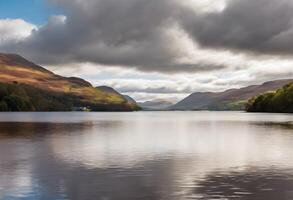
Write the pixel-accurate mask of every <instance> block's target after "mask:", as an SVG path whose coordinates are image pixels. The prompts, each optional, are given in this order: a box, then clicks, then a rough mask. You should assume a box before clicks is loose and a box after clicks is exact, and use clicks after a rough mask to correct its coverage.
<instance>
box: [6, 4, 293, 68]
mask: <svg viewBox="0 0 293 200" xmlns="http://www.w3.org/2000/svg"><path fill="white" fill-rule="evenodd" d="M51 1H53V2H54V3H55V4H56V5H58V6H61V7H63V9H64V13H65V14H66V16H67V19H66V20H65V19H64V18H63V17H60V16H59V17H52V18H51V19H50V20H49V22H48V24H46V25H44V26H43V27H40V28H39V29H38V30H37V31H34V32H33V34H32V35H31V36H30V37H29V38H27V39H26V40H25V41H23V42H21V43H16V44H9V45H7V46H5V47H3V46H2V47H1V48H0V50H2V51H10V52H17V53H20V54H22V55H24V56H26V57H28V58H29V59H32V60H34V61H36V62H38V63H41V64H49V65H53V64H69V63H74V62H92V63H97V64H103V65H111V66H113V65H114V66H115V65H116V66H126V67H135V68H137V69H138V70H142V71H160V72H180V71H181V72H182V71H183V72H192V71H210V70H217V69H222V68H225V67H226V66H225V65H223V64H221V61H220V60H219V61H216V63H215V61H213V62H210V63H207V62H206V61H204V62H203V61H196V58H195V59H194V60H195V61H193V62H182V61H181V62H178V60H182V59H181V58H184V56H186V54H187V49H184V46H183V45H182V44H181V43H180V41H181V40H180V37H181V36H180V35H176V31H175V35H174V30H175V29H179V30H180V31H183V32H186V33H188V34H189V35H190V36H191V38H192V39H193V40H194V41H195V42H198V43H199V44H201V46H203V47H208V48H224V49H230V50H232V51H233V50H234V49H237V50H245V51H258V52H262V53H277V54H280V53H286V54H291V53H292V52H293V39H292V38H293V22H292V18H293V9H292V8H293V3H291V0H230V1H228V3H227V6H226V8H225V9H224V10H223V12H213V13H202V12H197V11H196V10H192V9H190V8H188V7H186V6H183V4H181V3H180V1H178V0H51ZM182 49H183V50H182ZM223 59H225V58H223ZM199 60H200V59H199Z"/></svg>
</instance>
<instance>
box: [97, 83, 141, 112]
mask: <svg viewBox="0 0 293 200" xmlns="http://www.w3.org/2000/svg"><path fill="white" fill-rule="evenodd" d="M96 89H98V90H100V91H103V92H106V93H109V94H112V95H118V96H120V97H121V98H124V99H125V100H126V101H127V103H128V104H129V105H131V107H132V108H133V109H135V110H140V107H139V106H138V104H137V103H136V101H135V100H134V99H133V98H131V97H130V96H128V95H122V94H120V93H119V92H118V91H116V90H115V89H114V88H111V87H108V86H98V87H96Z"/></svg>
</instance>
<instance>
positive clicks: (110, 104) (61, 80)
mask: <svg viewBox="0 0 293 200" xmlns="http://www.w3.org/2000/svg"><path fill="white" fill-rule="evenodd" d="M11 96H12V98H11ZM7 98H8V99H9V98H10V100H8V99H7ZM11 99H12V100H11ZM21 101H23V102H21ZM13 102H14V104H16V102H18V104H30V105H29V106H19V108H16V107H17V106H14V108H11V106H12V104H13ZM46 104H47V105H46ZM12 107H13V106H12ZM22 107H23V108H22ZM79 107H87V108H88V109H90V110H93V111H132V110H136V109H138V106H137V105H134V104H133V103H132V104H130V103H129V102H128V100H127V99H126V98H124V97H123V95H121V94H119V93H113V92H110V91H105V90H103V89H99V88H94V87H93V86H92V85H91V84H90V83H89V82H87V81H85V80H83V79H80V78H76V77H69V78H68V77H63V76H59V75H57V74H54V73H53V72H51V71H49V70H47V69H45V68H43V67H41V66H38V65H36V64H34V63H32V62H30V61H28V60H26V59H25V58H23V57H21V56H19V55H15V54H0V110H1V108H2V110H5V109H6V110H11V111H18V110H26V111H30V110H32V111H52V110H54V111H63V110H72V109H74V108H79ZM21 108H22V109H21Z"/></svg>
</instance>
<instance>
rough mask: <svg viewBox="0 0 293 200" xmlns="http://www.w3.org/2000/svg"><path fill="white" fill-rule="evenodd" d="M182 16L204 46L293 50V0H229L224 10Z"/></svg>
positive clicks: (253, 49)
mask: <svg viewBox="0 0 293 200" xmlns="http://www.w3.org/2000/svg"><path fill="white" fill-rule="evenodd" d="M183 18H184V20H183V23H184V24H185V28H186V30H188V32H189V33H190V35H191V36H192V37H193V38H194V40H196V41H198V42H199V44H201V45H202V46H204V47H209V48H225V49H236V50H244V51H253V52H258V53H262V54H263V53H268V54H292V53H293V1H292V0H230V1H228V3H227V5H226V8H225V9H224V10H223V11H222V12H218V13H207V14H203V15H196V16H195V15H191V16H183Z"/></svg>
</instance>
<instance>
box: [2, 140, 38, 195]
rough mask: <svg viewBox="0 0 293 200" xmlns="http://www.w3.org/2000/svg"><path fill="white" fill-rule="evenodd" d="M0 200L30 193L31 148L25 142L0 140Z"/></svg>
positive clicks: (31, 185)
mask: <svg viewBox="0 0 293 200" xmlns="http://www.w3.org/2000/svg"><path fill="white" fill-rule="evenodd" d="M0 152H1V159H0V199H6V198H8V195H9V196H13V197H14V198H21V197H24V196H26V195H28V194H29V193H30V192H31V191H32V187H33V184H32V174H31V173H32V166H31V163H29V162H27V161H28V160H30V156H31V154H32V152H33V151H32V147H31V146H30V144H28V143H26V142H25V141H23V140H22V141H19V142H18V141H9V140H0Z"/></svg>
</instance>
